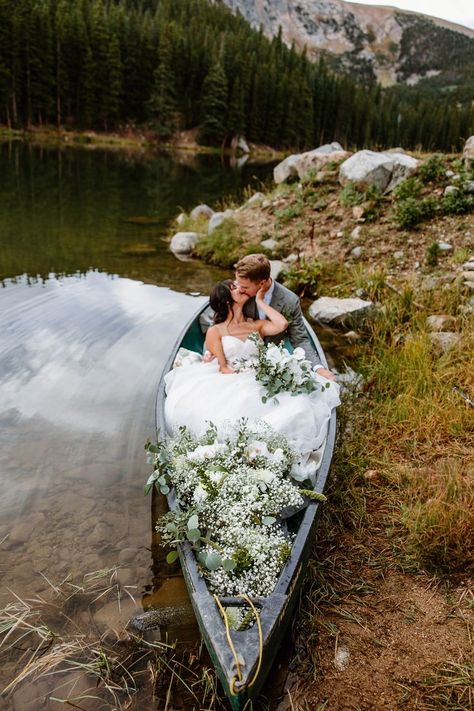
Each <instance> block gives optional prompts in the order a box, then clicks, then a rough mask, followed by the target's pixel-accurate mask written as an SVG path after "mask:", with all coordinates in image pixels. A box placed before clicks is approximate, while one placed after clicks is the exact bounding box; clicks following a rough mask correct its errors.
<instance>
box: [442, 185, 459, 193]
mask: <svg viewBox="0 0 474 711" xmlns="http://www.w3.org/2000/svg"><path fill="white" fill-rule="evenodd" d="M458 192H459V188H457V187H456V186H455V185H446V187H445V189H444V195H456V193H458Z"/></svg>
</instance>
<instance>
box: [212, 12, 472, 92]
mask: <svg viewBox="0 0 474 711" xmlns="http://www.w3.org/2000/svg"><path fill="white" fill-rule="evenodd" d="M222 2H224V4H226V5H227V6H228V7H230V8H231V9H232V10H234V11H238V12H239V13H240V14H242V15H243V17H245V19H246V20H247V21H248V22H250V23H251V24H252V25H254V26H255V27H259V26H262V27H263V30H264V32H265V34H266V35H268V36H273V35H276V34H277V33H278V30H279V27H280V26H281V28H282V37H283V40H284V41H285V42H286V43H287V44H291V43H292V42H294V43H295V44H296V46H297V47H299V48H300V49H302V48H303V47H305V46H306V48H307V53H308V56H309V57H310V58H312V59H316V58H317V57H319V56H320V55H321V53H324V54H326V55H327V56H328V57H329V58H330V60H331V64H332V66H334V67H335V68H337V69H342V70H346V71H349V72H351V73H354V72H355V73H357V74H358V75H359V76H360V77H362V78H365V79H377V80H378V81H379V82H380V83H381V84H382V85H384V86H389V85H392V84H395V83H398V82H404V83H407V84H412V85H413V84H416V83H418V82H419V81H420V80H421V79H427V78H428V79H429V78H430V77H438V79H437V83H438V84H441V85H451V84H453V83H455V84H457V83H465V82H466V81H469V76H470V74H471V73H472V69H473V67H474V30H471V29H469V28H467V27H462V26H461V25H457V24H455V23H450V22H447V21H445V20H440V19H437V18H432V17H429V16H427V15H421V14H418V13H412V12H406V11H402V10H397V9H396V8H393V7H386V6H373V5H359V4H356V3H350V2H344V1H343V0H222Z"/></svg>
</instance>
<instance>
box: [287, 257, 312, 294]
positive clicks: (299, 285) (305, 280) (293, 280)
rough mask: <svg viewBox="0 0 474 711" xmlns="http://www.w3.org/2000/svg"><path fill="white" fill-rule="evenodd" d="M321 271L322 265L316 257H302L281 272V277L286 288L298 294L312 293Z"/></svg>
mask: <svg viewBox="0 0 474 711" xmlns="http://www.w3.org/2000/svg"><path fill="white" fill-rule="evenodd" d="M321 271H322V265H321V263H320V262H319V261H318V260H317V259H306V258H305V257H303V259H301V260H298V261H297V262H295V263H294V264H292V265H291V266H290V267H289V268H288V270H287V271H285V272H283V274H282V279H283V282H284V284H285V286H287V287H288V289H291V291H294V292H295V293H296V294H299V295H300V296H304V295H305V294H314V293H315V292H316V288H317V285H318V281H319V276H320V274H321Z"/></svg>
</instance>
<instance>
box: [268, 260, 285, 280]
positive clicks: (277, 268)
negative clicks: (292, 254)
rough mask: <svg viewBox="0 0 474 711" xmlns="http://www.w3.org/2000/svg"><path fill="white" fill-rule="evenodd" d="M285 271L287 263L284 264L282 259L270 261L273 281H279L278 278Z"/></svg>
mask: <svg viewBox="0 0 474 711" xmlns="http://www.w3.org/2000/svg"><path fill="white" fill-rule="evenodd" d="M284 269H285V263H284V262H282V261H281V260H280V259H270V273H271V277H272V279H274V280H275V281H277V279H278V277H279V276H280V274H281V273H282V271H283V270H284Z"/></svg>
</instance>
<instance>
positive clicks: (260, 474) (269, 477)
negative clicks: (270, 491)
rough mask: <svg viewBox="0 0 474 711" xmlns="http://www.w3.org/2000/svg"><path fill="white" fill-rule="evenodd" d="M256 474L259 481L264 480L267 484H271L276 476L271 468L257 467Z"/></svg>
mask: <svg viewBox="0 0 474 711" xmlns="http://www.w3.org/2000/svg"><path fill="white" fill-rule="evenodd" d="M254 476H255V478H256V479H257V481H263V482H265V484H270V482H272V481H273V480H274V478H275V474H274V472H272V471H270V469H255V472H254Z"/></svg>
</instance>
